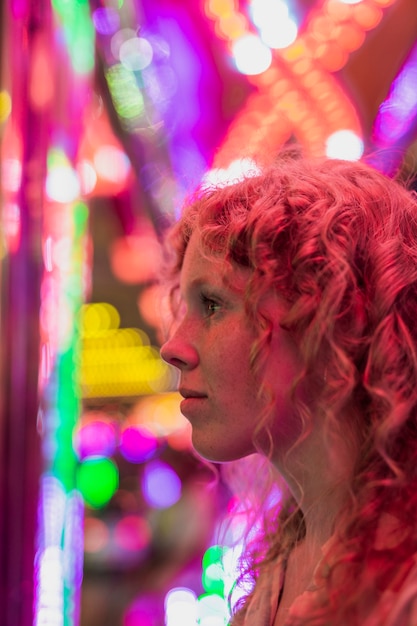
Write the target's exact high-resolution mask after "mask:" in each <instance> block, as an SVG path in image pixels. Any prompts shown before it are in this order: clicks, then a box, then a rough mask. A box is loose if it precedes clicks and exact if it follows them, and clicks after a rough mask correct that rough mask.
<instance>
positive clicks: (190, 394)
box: [179, 387, 207, 398]
mask: <svg viewBox="0 0 417 626" xmlns="http://www.w3.org/2000/svg"><path fill="white" fill-rule="evenodd" d="M179 392H180V394H181V395H182V397H183V398H206V397H207V396H206V394H205V393H201V392H200V391H194V389H187V388H186V387H180V389H179Z"/></svg>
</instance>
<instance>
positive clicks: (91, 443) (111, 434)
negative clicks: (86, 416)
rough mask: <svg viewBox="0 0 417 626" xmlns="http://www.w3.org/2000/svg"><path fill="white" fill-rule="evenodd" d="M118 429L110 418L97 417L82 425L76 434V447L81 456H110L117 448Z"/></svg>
mask: <svg viewBox="0 0 417 626" xmlns="http://www.w3.org/2000/svg"><path fill="white" fill-rule="evenodd" d="M116 443H117V441H116V429H115V427H114V425H113V424H112V423H111V422H109V421H108V420H103V419H102V420H100V419H95V420H91V421H88V422H87V423H86V424H84V425H82V426H81V427H80V428H79V429H78V430H77V431H76V433H75V435H74V449H75V451H76V453H77V455H78V457H79V458H81V459H83V458H86V457H89V456H103V457H109V456H111V455H112V454H113V452H114V451H115V449H116Z"/></svg>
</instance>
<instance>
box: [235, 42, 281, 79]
mask: <svg viewBox="0 0 417 626" xmlns="http://www.w3.org/2000/svg"><path fill="white" fill-rule="evenodd" d="M232 52H233V56H234V59H235V63H236V67H237V69H238V70H239V72H241V73H242V74H247V75H248V76H252V75H256V74H261V73H262V72H265V70H267V69H268V67H269V66H270V65H271V62H272V53H271V50H270V49H269V48H268V46H265V44H264V43H262V41H261V40H260V39H259V37H257V36H256V35H245V36H244V37H241V38H240V39H237V40H236V41H235V42H234V44H233V46H232Z"/></svg>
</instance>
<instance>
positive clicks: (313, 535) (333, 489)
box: [273, 429, 356, 546]
mask: <svg viewBox="0 0 417 626" xmlns="http://www.w3.org/2000/svg"><path fill="white" fill-rule="evenodd" d="M355 458H356V454H355V446H354V445H352V443H351V442H349V440H348V438H346V437H345V438H343V437H341V436H335V435H332V436H327V437H325V436H324V435H323V430H322V429H315V430H312V431H311V432H310V433H309V435H308V436H307V437H306V438H305V439H304V440H303V441H302V442H301V443H300V444H298V445H296V446H294V447H293V448H292V449H291V450H290V451H289V452H288V453H287V455H286V457H285V459H284V462H281V461H280V460H279V459H277V458H276V457H275V458H274V459H273V462H274V465H275V466H276V467H277V469H278V471H279V472H280V473H281V475H282V476H283V478H284V480H285V481H286V482H287V484H288V487H289V489H290V490H291V492H292V494H293V496H294V497H295V499H296V500H297V502H298V504H299V506H300V508H301V510H302V512H303V514H304V519H305V524H306V543H308V544H311V545H313V546H322V545H323V544H324V543H325V542H326V541H327V540H328V539H329V538H330V536H331V535H332V534H333V531H334V527H335V522H336V520H337V517H338V515H339V514H340V511H341V508H342V507H343V505H344V503H345V502H346V499H347V497H348V493H349V491H348V490H349V484H350V479H351V476H352V471H353V465H354V462H355Z"/></svg>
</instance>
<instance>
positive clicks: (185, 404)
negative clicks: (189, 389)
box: [180, 396, 206, 417]
mask: <svg viewBox="0 0 417 626" xmlns="http://www.w3.org/2000/svg"><path fill="white" fill-rule="evenodd" d="M204 400H206V397H197V396H191V397H190V398H184V400H182V402H181V404H180V409H181V413H183V414H184V415H185V416H186V417H188V415H192V414H193V413H195V412H196V411H198V410H199V409H200V408H201V404H202V402H204Z"/></svg>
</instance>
